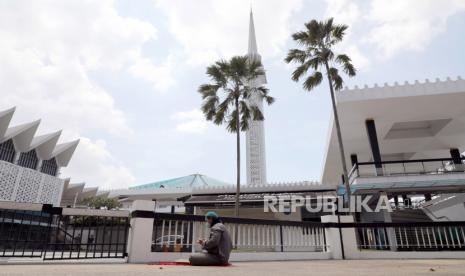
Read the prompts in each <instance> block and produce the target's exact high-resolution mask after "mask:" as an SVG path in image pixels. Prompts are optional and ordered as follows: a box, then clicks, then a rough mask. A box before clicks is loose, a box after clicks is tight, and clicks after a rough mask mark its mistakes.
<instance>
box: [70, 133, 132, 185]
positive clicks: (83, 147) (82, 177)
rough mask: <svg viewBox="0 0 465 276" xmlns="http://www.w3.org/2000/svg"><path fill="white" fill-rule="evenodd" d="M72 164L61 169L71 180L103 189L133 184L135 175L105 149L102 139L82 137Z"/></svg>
mask: <svg viewBox="0 0 465 276" xmlns="http://www.w3.org/2000/svg"><path fill="white" fill-rule="evenodd" d="M71 162H72V166H70V167H69V168H64V169H63V174H64V175H71V176H78V177H72V178H71V182H86V183H87V184H90V186H99V187H101V188H105V189H118V188H127V187H128V186H132V185H134V184H135V177H134V176H133V175H132V173H131V171H130V170H129V169H128V168H127V167H126V166H124V165H123V164H122V163H121V162H119V161H118V160H116V159H115V158H114V156H112V155H111V153H110V152H109V151H108V149H107V145H106V143H105V141H104V140H97V141H91V140H90V139H88V138H86V137H83V138H81V140H80V142H79V146H78V147H77V149H76V152H75V155H74V158H73V159H72V161H71Z"/></svg>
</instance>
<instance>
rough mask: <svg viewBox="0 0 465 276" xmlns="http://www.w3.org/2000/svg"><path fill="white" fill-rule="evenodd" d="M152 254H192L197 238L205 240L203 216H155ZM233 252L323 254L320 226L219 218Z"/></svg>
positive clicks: (323, 244)
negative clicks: (230, 239) (304, 252)
mask: <svg viewBox="0 0 465 276" xmlns="http://www.w3.org/2000/svg"><path fill="white" fill-rule="evenodd" d="M153 215H154V218H155V219H154V228H153V235H152V252H194V251H198V250H200V247H199V246H196V241H197V240H198V239H204V238H208V235H209V229H208V227H207V223H206V222H205V218H204V217H203V216H195V215H179V214H165V213H154V214H153ZM222 221H223V223H224V225H225V227H226V228H227V230H228V231H229V233H230V235H231V237H232V241H233V247H234V248H235V249H236V251H249V252H250V251H253V252H291V251H306V252H325V251H327V250H328V245H327V243H326V237H325V231H324V227H323V225H322V224H321V223H313V222H294V221H278V220H264V219H247V218H231V217H225V218H222Z"/></svg>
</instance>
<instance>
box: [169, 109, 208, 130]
mask: <svg viewBox="0 0 465 276" xmlns="http://www.w3.org/2000/svg"><path fill="white" fill-rule="evenodd" d="M172 119H173V120H174V121H176V131H178V132H181V133H189V134H201V133H204V132H205V131H206V130H207V121H206V120H205V118H204V116H203V114H202V112H201V111H200V110H199V109H193V110H190V111H181V112H177V113H175V114H174V115H173V116H172Z"/></svg>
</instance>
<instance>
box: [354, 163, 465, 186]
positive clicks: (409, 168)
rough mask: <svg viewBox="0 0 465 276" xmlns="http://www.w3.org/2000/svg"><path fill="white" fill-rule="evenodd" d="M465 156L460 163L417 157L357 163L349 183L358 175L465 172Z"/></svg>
mask: <svg viewBox="0 0 465 276" xmlns="http://www.w3.org/2000/svg"><path fill="white" fill-rule="evenodd" d="M464 160H465V158H464V157H462V158H461V161H462V163H460V164H454V162H453V161H454V160H453V159H452V158H437V159H417V160H398V161H383V162H380V163H376V162H360V163H356V164H355V165H354V166H353V167H352V170H351V171H350V174H349V183H352V182H353V181H354V180H355V178H357V177H374V176H399V175H400V176H402V175H424V174H431V175H437V174H448V173H457V172H464V171H465V165H464V164H463V162H464Z"/></svg>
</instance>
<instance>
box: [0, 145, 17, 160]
mask: <svg viewBox="0 0 465 276" xmlns="http://www.w3.org/2000/svg"><path fill="white" fill-rule="evenodd" d="M15 155H16V151H15V146H14V145H13V141H12V140H11V139H10V140H7V141H5V142H3V143H1V144H0V160H3V161H7V162H10V163H13V162H14V159H15Z"/></svg>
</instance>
